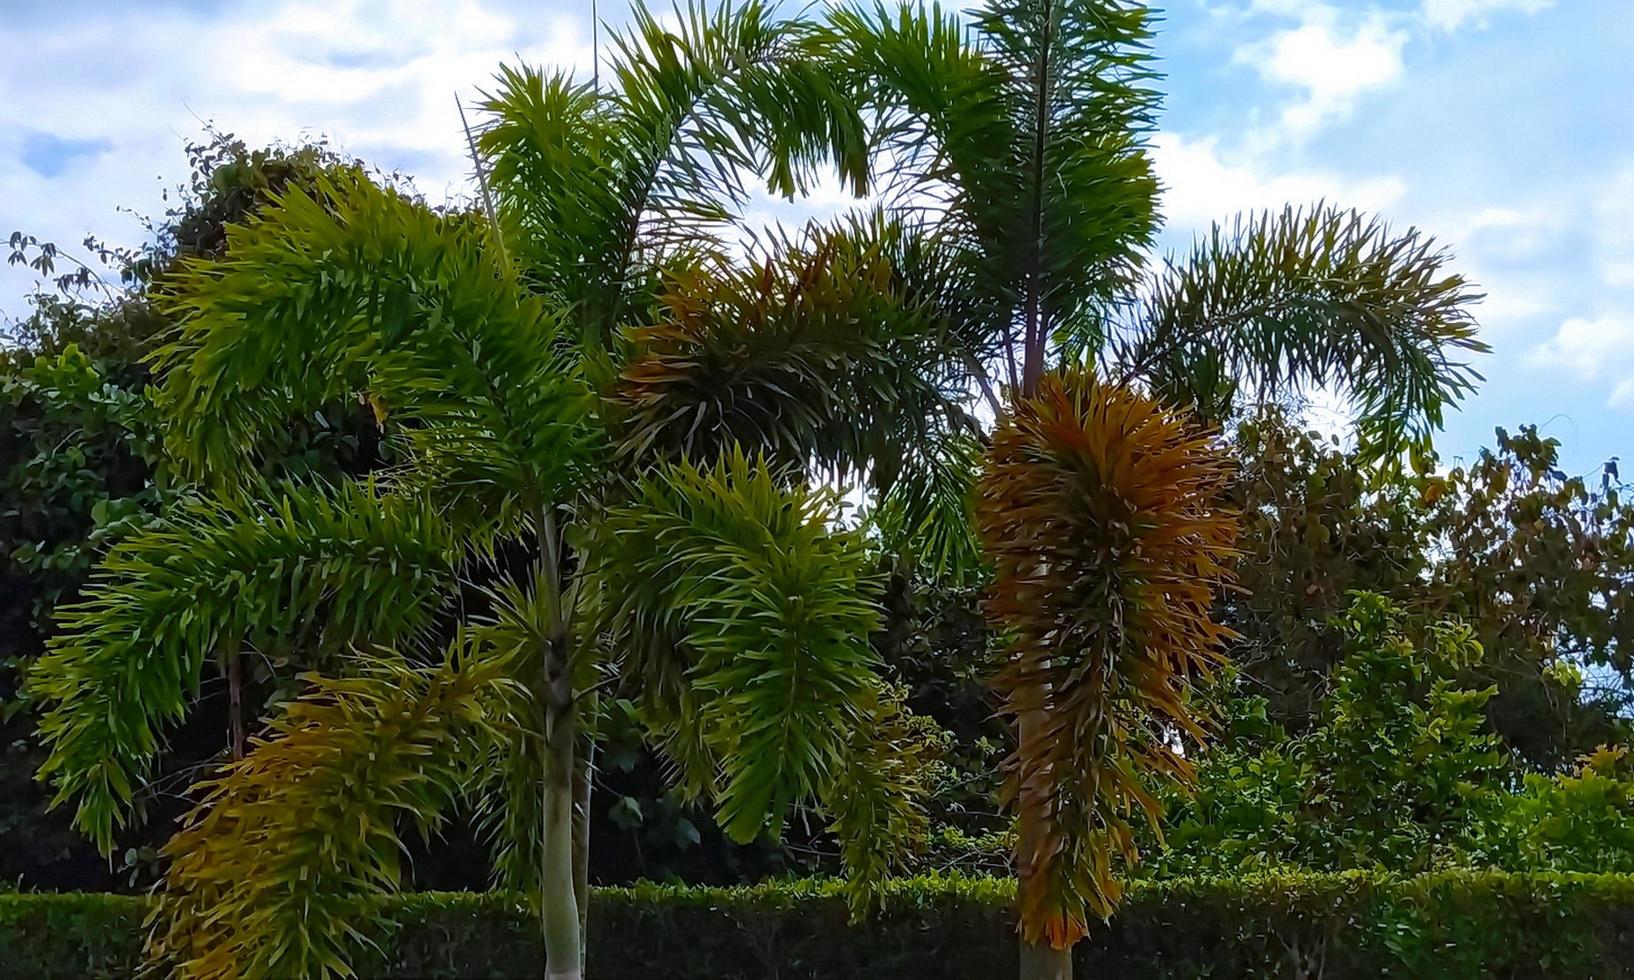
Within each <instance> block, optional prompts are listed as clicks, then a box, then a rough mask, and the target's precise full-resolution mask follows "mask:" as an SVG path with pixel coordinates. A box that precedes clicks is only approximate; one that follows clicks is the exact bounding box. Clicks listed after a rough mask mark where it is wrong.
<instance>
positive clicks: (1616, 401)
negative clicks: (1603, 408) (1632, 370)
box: [1606, 378, 1634, 408]
mask: <svg viewBox="0 0 1634 980" xmlns="http://www.w3.org/2000/svg"><path fill="white" fill-rule="evenodd" d="M1606 404H1607V405H1610V406H1611V407H1612V408H1634V378H1624V379H1623V380H1622V381H1619V382H1618V383H1617V387H1615V388H1613V389H1612V390H1611V397H1610V398H1608V399H1606Z"/></svg>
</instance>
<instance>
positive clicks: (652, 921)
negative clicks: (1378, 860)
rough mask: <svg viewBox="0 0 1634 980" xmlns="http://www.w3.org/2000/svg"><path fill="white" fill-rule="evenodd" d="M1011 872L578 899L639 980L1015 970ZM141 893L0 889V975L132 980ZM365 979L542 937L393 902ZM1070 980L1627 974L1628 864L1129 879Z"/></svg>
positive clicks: (522, 946)
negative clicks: (1539, 870)
mask: <svg viewBox="0 0 1634 980" xmlns="http://www.w3.org/2000/svg"><path fill="white" fill-rule="evenodd" d="M1013 895H1014V892H1013V885H1012V883H1011V882H1010V881H1009V880H1005V879H992V878H957V877H950V878H918V879H912V880H908V881H900V882H896V883H894V884H893V885H892V886H891V888H890V890H889V894H888V895H887V897H886V900H885V903H884V907H883V909H882V910H881V912H880V914H879V915H878V917H876V918H874V919H872V920H870V921H869V922H867V923H865V924H862V925H851V924H849V923H848V918H847V911H846V906H845V899H844V895H843V894H842V892H841V891H840V889H839V887H838V886H837V885H836V884H833V883H826V882H817V881H798V882H787V883H774V884H764V885H757V886H752V887H742V888H726V889H716V888H682V887H677V886H661V885H639V886H636V887H633V888H611V889H605V890H603V891H602V892H601V894H599V895H598V896H597V901H596V902H595V903H593V904H592V906H591V908H592V910H593V912H592V915H593V920H592V922H591V925H590V936H589V939H590V973H591V975H592V976H594V977H596V978H597V980H623V978H641V980H651V978H654V977H665V978H680V980H685V978H692V977H698V978H704V977H709V978H721V977H753V978H758V977H765V976H773V975H776V976H780V977H784V978H791V977H813V978H828V977H833V978H841V977H846V978H850V977H858V978H873V977H877V978H885V977H915V978H926V980H936V978H962V977H981V978H988V977H1001V978H1002V977H1010V976H1014V974H1015V946H1014V943H1013V941H1012V938H1011V930H1012V928H1013V920H1012V918H1011V906H1012V899H1013ZM144 903H145V900H143V899H139V898H131V897H125V896H110V895H82V894H81V895H66V894H65V895H34V894H0V976H5V977H28V978H35V977H38V978H70V977H73V978H80V977H126V976H131V975H132V974H133V973H134V971H135V970H136V969H137V967H138V965H139V961H140V945H141V934H142V928H141V918H142V913H143V906H144ZM393 918H394V919H395V920H396V922H397V924H398V925H397V928H396V930H395V934H394V935H392V936H389V937H385V939H384V940H383V941H382V943H381V948H382V952H381V953H380V954H379V955H378V956H377V957H376V958H375V960H374V961H373V962H372V963H362V964H360V966H361V972H362V975H364V976H370V977H380V978H393V980H401V978H408V977H425V978H453V977H493V978H505V977H536V976H538V975H539V971H540V967H541V964H542V962H543V952H542V950H541V948H540V945H539V939H538V930H537V928H536V927H535V926H534V925H533V923H532V921H531V919H530V914H529V912H528V911H527V909H526V908H525V907H524V905H523V904H522V902H521V901H520V900H519V899H517V898H515V897H513V896H509V895H505V894H499V893H486V894H470V893H457V894H451V893H420V894H412V895H407V896H404V897H402V898H400V899H397V900H396V901H395V905H394V909H393ZM1075 955H1076V957H1077V960H1078V966H1079V968H1080V970H1081V971H1082V975H1086V976H1115V977H1120V978H1130V980H1144V978H1154V980H1155V978H1159V977H1162V978H1176V980H1178V978H1200V977H1210V978H1228V977H1305V976H1316V975H1321V976H1323V977H1325V978H1329V980H1350V978H1356V980H1360V978H1364V977H1367V978H1372V977H1446V978H1464V977H1468V978H1476V977H1514V978H1523V977H1524V978H1528V980H1530V978H1549V977H1560V978H1567V977H1570V978H1574V980H1575V978H1608V980H1615V978H1626V977H1634V877H1631V876H1627V875H1569V874H1532V875H1509V874H1500V873H1476V872H1472V873H1446V874H1436V875H1425V876H1421V877H1417V878H1408V879H1402V878H1393V877H1388V876H1381V875H1374V874H1368V873H1363V872H1347V873H1344V874H1337V875H1308V876H1258V877H1249V878H1243V879H1239V880H1225V879H1213V880H1208V879H1185V880H1171V881H1168V882H1162V883H1150V882H1148V883H1139V884H1137V885H1136V886H1135V887H1134V888H1133V889H1132V890H1131V892H1130V895H1129V899H1128V901H1127V903H1126V904H1125V906H1124V908H1123V910H1122V911H1121V912H1120V913H1119V915H1118V917H1117V918H1116V919H1115V920H1114V921H1113V922H1112V923H1111V924H1110V925H1106V926H1101V927H1098V928H1096V929H1094V930H1093V931H1092V933H1091V935H1090V938H1089V939H1088V940H1086V941H1085V942H1083V943H1080V944H1079V945H1078V947H1077V949H1076V951H1075Z"/></svg>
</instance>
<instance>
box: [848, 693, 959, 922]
mask: <svg viewBox="0 0 1634 980" xmlns="http://www.w3.org/2000/svg"><path fill="white" fill-rule="evenodd" d="M904 696H905V692H904V691H903V690H900V689H897V688H893V687H886V686H881V687H880V688H878V689H877V690H876V693H875V695H874V699H873V705H872V707H871V710H870V711H869V715H870V718H869V722H868V724H867V725H865V726H863V727H861V728H858V729H856V730H854V731H853V732H852V733H851V745H850V746H849V753H848V755H847V759H846V764H845V766H844V767H843V768H841V769H840V770H838V771H837V772H836V773H835V775H834V778H833V779H832V780H831V781H830V782H829V785H828V786H827V787H826V788H825V789H824V791H823V797H822V800H823V805H824V808H825V809H826V810H827V811H828V812H829V813H831V814H833V822H832V823H831V824H830V825H829V830H830V831H832V832H833V834H834V836H835V837H836V838H838V840H839V842H840V860H841V861H842V862H843V864H844V866H845V870H846V893H847V897H848V900H849V902H850V905H851V910H852V914H853V915H854V916H855V915H861V914H863V913H864V912H866V911H867V910H868V909H869V908H871V907H872V906H873V904H874V903H875V902H876V901H877V900H878V898H879V895H880V893H881V892H882V890H883V886H884V885H885V882H886V881H887V880H888V879H889V878H890V876H891V875H892V874H893V873H895V872H897V871H899V870H901V868H902V867H903V866H904V864H905V858H906V857H907V855H908V854H909V853H910V852H912V851H913V849H914V848H916V847H917V846H918V845H919V844H921V843H922V842H923V841H924V839H925V834H926V831H927V829H928V827H929V825H930V822H929V819H928V817H927V816H926V814H925V808H924V799H925V798H926V797H927V796H928V795H929V792H930V785H929V784H930V768H931V765H932V763H933V762H934V761H935V755H936V751H937V750H936V747H935V745H934V737H933V736H932V735H931V733H930V732H929V731H928V730H927V729H928V728H934V725H933V724H930V725H927V724H926V722H925V720H924V719H920V718H916V717H915V716H914V715H913V714H912V713H911V712H910V711H909V710H908V707H907V705H906V703H905V701H904Z"/></svg>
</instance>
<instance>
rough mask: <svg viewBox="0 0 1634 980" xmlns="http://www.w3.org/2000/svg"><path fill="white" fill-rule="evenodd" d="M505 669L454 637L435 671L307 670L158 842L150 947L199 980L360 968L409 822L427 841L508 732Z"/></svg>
mask: <svg viewBox="0 0 1634 980" xmlns="http://www.w3.org/2000/svg"><path fill="white" fill-rule="evenodd" d="M508 674H509V668H508V665H506V664H505V663H504V661H503V660H502V659H501V658H496V657H491V656H485V655H484V654H483V651H481V650H480V649H479V648H478V647H476V646H474V645H472V644H470V643H468V642H466V641H465V640H463V639H462V640H457V641H456V642H455V644H454V645H453V647H451V648H450V650H449V653H448V658H447V660H446V662H445V663H444V664H443V665H442V666H440V667H437V668H434V669H414V668H409V667H406V666H403V665H402V664H400V663H398V662H396V661H394V660H391V659H383V660H380V661H377V662H375V663H374V664H373V665H372V667H371V668H370V669H368V670H366V671H365V672H364V673H362V674H360V675H359V676H355V677H351V678H348V679H345V680H329V679H324V678H319V677H310V678H309V680H310V682H311V685H312V686H311V690H310V691H309V692H308V693H307V694H305V695H303V696H302V697H301V698H300V699H299V700H297V701H295V702H293V703H291V704H290V705H289V706H288V708H287V710H286V711H285V713H284V714H283V716H281V717H280V718H279V719H277V720H276V721H275V722H274V723H273V724H272V726H271V730H270V732H269V733H268V735H267V736H266V737H263V738H260V739H257V740H256V747H255V750H254V751H252V752H251V753H250V754H249V755H247V756H246V757H245V758H244V759H242V760H240V761H238V762H235V763H233V764H232V765H231V766H229V767H228V768H227V769H226V770H225V771H224V772H223V773H222V775H221V776H219V777H218V778H215V779H212V780H210V781H208V782H206V783H204V784H203V787H202V788H203V789H204V791H205V795H204V802H203V803H202V804H201V805H200V806H199V808H198V809H197V810H195V811H194V812H193V813H192V814H191V815H190V816H189V817H188V818H187V820H186V822H185V824H184V826H183V828H182V829H181V830H180V831H179V832H178V833H177V834H176V835H175V836H174V837H173V838H171V840H170V842H169V843H168V844H166V845H165V848H164V853H165V856H166V857H168V858H169V859H170V861H171V865H170V870H169V872H168V874H167V876H166V889H165V891H164V892H163V893H161V897H160V901H159V904H158V905H157V907H156V908H155V910H154V912H153V915H152V925H153V927H154V928H153V933H152V936H151V938H150V942H149V950H148V952H149V955H150V957H152V958H153V959H154V960H156V961H158V962H161V963H164V964H166V965H168V966H170V967H172V968H173V969H174V970H175V972H176V975H177V976H180V977H184V978H196V980H204V978H214V977H219V978H229V977H243V976H250V977H284V976H289V977H294V976H299V977H313V978H320V980H321V978H326V977H342V976H352V975H354V974H353V972H352V968H351V962H350V961H351V959H352V957H353V955H354V954H355V953H357V952H358V951H360V950H361V949H363V948H366V947H367V946H368V945H369V944H370V941H371V938H372V937H371V933H373V932H375V931H376V930H378V929H380V928H381V927H382V926H383V925H384V920H383V917H382V912H381V906H380V899H381V897H383V896H384V895H385V894H387V893H390V892H392V891H395V890H396V889H397V888H398V887H399V886H400V884H401V881H402V870H401V866H402V851H403V842H402V835H403V832H404V829H405V828H404V827H403V825H404V824H407V825H409V826H411V827H412V828H413V829H415V830H417V831H418V832H419V833H420V834H421V835H422V836H426V837H429V835H430V834H431V833H432V832H434V831H435V830H436V829H437V828H438V827H440V826H441V825H442V824H443V822H444V821H445V820H446V819H447V816H448V814H449V812H450V810H451V809H452V808H453V806H454V805H455V804H456V802H457V801H458V800H459V798H460V797H461V795H462V794H463V793H464V792H465V790H466V788H467V787H468V786H469V785H470V784H471V783H472V781H473V779H474V777H475V773H474V772H473V769H474V768H475V764H477V763H480V762H482V761H486V760H487V759H489V758H490V757H491V756H490V750H491V747H492V746H493V745H495V744H498V743H501V742H502V741H503V739H504V735H505V732H506V730H507V729H508V727H509V726H510V723H511V722H510V716H511V707H512V705H513V703H514V702H515V701H516V700H517V696H518V693H517V692H516V691H515V690H513V688H512V687H511V685H510V683H509V682H508V681H507V680H506V678H507V676H508Z"/></svg>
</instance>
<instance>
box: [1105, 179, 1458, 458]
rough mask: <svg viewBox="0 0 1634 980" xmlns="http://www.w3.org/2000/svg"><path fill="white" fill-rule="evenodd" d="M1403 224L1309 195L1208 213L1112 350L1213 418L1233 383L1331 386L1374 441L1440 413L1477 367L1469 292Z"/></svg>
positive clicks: (1395, 442) (1398, 440) (1424, 431)
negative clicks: (1289, 202) (1207, 221)
mask: <svg viewBox="0 0 1634 980" xmlns="http://www.w3.org/2000/svg"><path fill="white" fill-rule="evenodd" d="M1448 258H1449V257H1448V255H1447V253H1446V252H1445V251H1444V250H1442V249H1441V248H1439V247H1438V246H1437V245H1436V244H1435V242H1434V241H1433V240H1431V239H1430V238H1428V237H1426V236H1425V235H1423V234H1421V233H1420V232H1418V231H1417V230H1416V229H1408V230H1407V231H1405V232H1400V233H1397V232H1395V231H1393V230H1392V229H1391V228H1390V227H1389V226H1388V225H1386V224H1384V223H1383V222H1382V221H1380V220H1378V219H1377V218H1368V217H1366V216H1365V215H1363V214H1361V213H1360V212H1357V211H1347V210H1341V209H1339V208H1335V207H1330V206H1326V205H1322V204H1318V205H1316V206H1314V207H1311V208H1308V209H1304V208H1301V209H1295V208H1291V207H1290V208H1287V209H1285V210H1283V211H1282V212H1280V213H1272V212H1264V213H1260V214H1255V215H1250V216H1247V217H1239V218H1237V220H1236V221H1235V222H1233V223H1232V224H1231V225H1230V226H1229V227H1222V226H1219V225H1216V226H1215V227H1214V229H1213V231H1212V233H1211V234H1210V236H1209V238H1208V239H1207V240H1206V241H1202V242H1199V243H1198V244H1197V245H1196V247H1195V248H1194V249H1193V250H1192V253H1191V255H1190V256H1189V257H1188V258H1187V260H1186V261H1184V262H1182V263H1174V262H1171V263H1170V264H1169V265H1168V266H1167V268H1166V269H1165V270H1164V271H1163V273H1162V274H1161V275H1160V276H1159V277H1158V279H1157V281H1156V283H1155V285H1154V286H1153V288H1152V289H1151V291H1150V294H1149V295H1148V297H1147V298H1146V300H1145V302H1144V304H1143V305H1142V306H1141V307H1140V308H1139V309H1138V311H1136V314H1135V319H1134V323H1133V324H1132V328H1131V330H1130V331H1129V334H1128V337H1127V338H1126V340H1125V341H1124V342H1123V343H1121V344H1119V345H1118V348H1117V349H1116V350H1115V351H1114V356H1115V363H1116V365H1117V370H1119V371H1121V372H1122V373H1123V374H1124V375H1125V376H1126V377H1142V378H1150V379H1151V380H1152V382H1153V384H1154V387H1155V388H1156V389H1157V390H1158V391H1160V392H1162V393H1163V394H1164V395H1165V396H1166V397H1169V398H1172V399H1174V400H1176V401H1178V402H1181V403H1183V404H1191V405H1194V406H1196V407H1197V409H1198V410H1199V411H1200V412H1202V413H1203V414H1204V415H1205V417H1209V418H1213V419H1223V418H1225V417H1226V416H1227V415H1229V413H1230V411H1231V409H1232V407H1233V399H1234V398H1235V397H1236V396H1237V395H1238V392H1239V386H1240V384H1243V383H1246V384H1248V385H1250V386H1252V387H1256V388H1258V389H1259V390H1260V391H1262V392H1274V391H1279V390H1283V389H1286V388H1287V387H1289V386H1321V385H1328V386H1333V387H1335V388H1337V389H1339V390H1340V392H1341V393H1342V394H1344V395H1347V396H1349V397H1350V398H1351V399H1352V401H1353V402H1354V412H1355V417H1356V420H1357V428H1358V431H1359V434H1360V436H1361V438H1362V442H1363V443H1364V445H1365V446H1366V447H1367V448H1368V449H1370V450H1372V451H1374V452H1377V453H1379V454H1381V455H1382V454H1391V453H1394V452H1396V451H1399V450H1400V449H1401V448H1402V446H1403V443H1404V442H1405V441H1406V440H1409V439H1415V438H1424V437H1427V436H1428V435H1429V434H1430V433H1431V432H1432V431H1433V430H1435V429H1437V428H1439V427H1440V425H1441V423H1442V419H1443V415H1444V412H1445V410H1446V408H1447V407H1448V406H1451V405H1455V404H1456V403H1457V402H1458V401H1459V400H1460V399H1462V398H1463V397H1464V396H1466V395H1467V394H1469V393H1470V392H1471V391H1473V390H1474V386H1475V383H1476V382H1477V381H1478V380H1480V375H1479V374H1477V373H1476V372H1475V371H1474V369H1473V368H1471V367H1470V365H1469V358H1471V357H1472V356H1474V355H1476V354H1480V353H1483V352H1485V351H1486V350H1487V346H1486V345H1485V344H1484V343H1482V342H1481V341H1479V340H1478V339H1476V336H1475V332H1476V325H1475V320H1474V318H1473V317H1472V316H1471V314H1470V310H1469V307H1470V305H1471V304H1472V303H1473V302H1474V301H1475V300H1477V299H1479V297H1478V296H1477V295H1476V294H1475V293H1474V292H1473V291H1472V289H1471V288H1470V286H1469V283H1468V282H1467V281H1466V280H1465V279H1464V278H1463V277H1462V276H1459V275H1456V274H1453V273H1451V272H1449V271H1447V269H1446V265H1447V261H1448Z"/></svg>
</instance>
